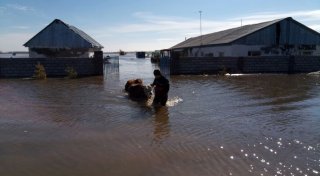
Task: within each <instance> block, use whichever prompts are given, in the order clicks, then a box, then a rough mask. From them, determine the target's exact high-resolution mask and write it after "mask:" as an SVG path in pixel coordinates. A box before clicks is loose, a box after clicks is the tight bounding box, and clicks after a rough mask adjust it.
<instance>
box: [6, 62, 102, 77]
mask: <svg viewBox="0 0 320 176" xmlns="http://www.w3.org/2000/svg"><path fill="white" fill-rule="evenodd" d="M37 63H40V64H42V65H43V66H44V68H45V70H46V74H47V76H49V77H59V76H66V75H67V73H66V68H67V67H72V68H73V69H74V70H75V71H76V72H77V73H78V76H92V75H102V74H103V59H102V58H0V77H2V78H10V77H32V76H33V74H34V70H35V65H36V64H37Z"/></svg>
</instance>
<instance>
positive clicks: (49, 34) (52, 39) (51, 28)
mask: <svg viewBox="0 0 320 176" xmlns="http://www.w3.org/2000/svg"><path fill="white" fill-rule="evenodd" d="M24 46H26V47H30V48H97V49H101V48H103V46H102V45H101V44H99V43H98V42H97V41H95V40H94V39H93V38H92V37H90V36H89V35H88V34H86V33H85V32H83V31H82V30H80V29H78V28H76V27H74V26H71V25H69V24H66V23H64V22H63V21H61V20H59V19H55V20H53V21H52V22H51V23H50V24H49V25H48V26H46V27H45V28H44V29H42V30H41V31H40V32H39V33H38V34H36V35H35V36H34V37H32V38H31V39H30V40H29V41H28V42H26V43H25V44H24Z"/></svg>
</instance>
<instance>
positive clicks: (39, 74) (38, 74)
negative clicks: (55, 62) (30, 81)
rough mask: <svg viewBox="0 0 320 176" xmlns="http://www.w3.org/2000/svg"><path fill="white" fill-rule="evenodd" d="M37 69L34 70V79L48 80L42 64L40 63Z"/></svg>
mask: <svg viewBox="0 0 320 176" xmlns="http://www.w3.org/2000/svg"><path fill="white" fill-rule="evenodd" d="M35 67H36V68H35V70H34V75H33V78H35V79H47V73H46V69H45V68H44V66H43V65H42V64H40V62H38V63H37V65H36V66H35Z"/></svg>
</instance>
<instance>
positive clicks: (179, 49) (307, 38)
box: [165, 17, 320, 57]
mask: <svg viewBox="0 0 320 176" xmlns="http://www.w3.org/2000/svg"><path fill="white" fill-rule="evenodd" d="M165 51H170V53H171V55H172V54H174V56H173V57H177V56H181V57H248V56H320V34H319V33H318V32H316V31H314V30H312V29H310V28H308V27H307V26H305V25H303V24H301V23H299V22H297V21H296V20H294V19H292V18H291V17H288V18H283V19H277V20H273V21H268V22H263V23H258V24H252V25H245V26H241V27H237V28H232V29H228V30H224V31H220V32H215V33H211V34H207V35H202V36H198V37H194V38H189V39H187V40H185V41H183V42H181V43H179V44H177V45H175V46H173V47H171V48H170V49H168V50H165Z"/></svg>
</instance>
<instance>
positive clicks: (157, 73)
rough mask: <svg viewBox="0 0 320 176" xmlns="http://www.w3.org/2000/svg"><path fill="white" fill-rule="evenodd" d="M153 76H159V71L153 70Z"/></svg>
mask: <svg viewBox="0 0 320 176" xmlns="http://www.w3.org/2000/svg"><path fill="white" fill-rule="evenodd" d="M153 75H154V76H155V77H159V76H161V72H160V70H158V69H156V70H154V71H153Z"/></svg>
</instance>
